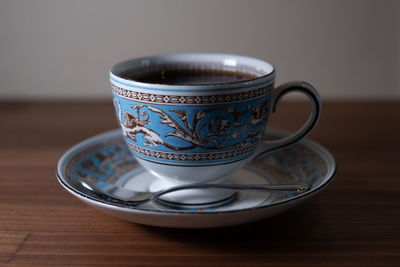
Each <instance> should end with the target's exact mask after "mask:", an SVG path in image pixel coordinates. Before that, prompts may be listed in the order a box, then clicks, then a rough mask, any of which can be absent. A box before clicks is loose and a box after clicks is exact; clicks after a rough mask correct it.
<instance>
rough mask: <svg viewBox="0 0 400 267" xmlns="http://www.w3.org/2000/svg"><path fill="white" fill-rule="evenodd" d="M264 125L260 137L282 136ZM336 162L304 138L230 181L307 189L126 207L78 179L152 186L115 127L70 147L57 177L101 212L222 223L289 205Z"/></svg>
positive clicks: (158, 222) (189, 223)
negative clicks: (194, 202)
mask: <svg viewBox="0 0 400 267" xmlns="http://www.w3.org/2000/svg"><path fill="white" fill-rule="evenodd" d="M287 135H288V133H284V132H281V131H278V130H274V129H268V130H267V133H266V135H265V137H264V138H265V139H268V140H271V139H279V138H282V137H285V136H287ZM335 170H336V164H335V160H334V158H333V156H332V155H331V154H330V153H329V152H328V151H327V150H326V149H325V148H323V147H322V146H321V145H319V144H317V143H315V142H313V141H311V140H308V139H303V140H302V141H300V142H299V143H297V144H295V145H293V146H291V147H288V148H285V149H282V150H279V151H277V152H273V153H270V154H267V155H265V156H263V157H260V158H258V159H256V160H254V161H252V162H251V163H249V164H247V165H246V166H245V167H243V168H242V169H240V170H238V171H237V172H235V173H234V174H233V175H232V176H231V177H229V181H228V182H229V183H232V184H248V185H250V184H307V185H308V186H309V187H310V190H309V191H307V192H273V193H265V192H250V191H240V192H237V193H235V194H234V195H235V196H234V197H232V198H229V201H224V202H223V203H222V204H221V203H218V204H217V205H206V206H193V207H191V206H182V207H181V206H179V205H168V202H163V201H155V202H149V203H146V204H142V205H139V206H135V207H132V206H127V205H124V203H123V202H120V201H118V200H110V199H109V198H107V197H105V196H103V195H102V194H101V193H96V192H92V191H90V190H88V189H87V188H85V187H83V186H82V184H81V182H80V181H85V179H90V180H91V182H92V183H93V182H94V183H95V182H96V180H97V181H101V182H106V183H109V184H115V185H119V186H122V187H125V188H128V189H132V190H135V191H152V190H151V188H152V185H153V184H154V183H155V181H157V180H156V178H155V177H154V176H152V175H151V174H150V173H148V172H147V171H145V170H144V169H143V168H142V167H141V166H140V165H139V163H138V162H137V161H136V160H135V158H134V157H133V156H132V155H131V152H130V151H129V149H128V147H127V146H126V144H125V141H124V140H123V137H122V133H121V131H120V130H114V131H110V132H106V133H103V134H100V135H97V136H94V137H92V138H89V139H87V140H85V141H83V142H81V143H79V144H77V145H75V146H74V147H72V148H71V149H69V150H68V151H67V152H66V153H65V154H64V155H63V156H62V157H61V159H60V160H59V162H58V165H57V170H56V174H57V178H58V181H59V182H60V184H61V185H62V186H63V187H64V188H65V189H66V190H67V191H68V192H70V193H71V194H72V195H74V196H76V197H77V198H78V199H80V200H82V201H83V202H85V203H87V204H89V205H90V206H93V207H94V208H97V209H99V210H101V211H103V212H104V213H107V214H109V215H112V216H115V217H118V218H120V219H123V220H127V221H131V222H135V223H139V224H146V225H154V226H162V227H177V228H208V227H222V226H230V225H236V224H242V223H247V222H251V221H256V220H260V219H263V218H267V217H269V216H272V215H275V214H277V213H280V212H283V211H286V210H288V209H289V208H292V207H294V206H296V205H298V204H300V203H301V202H303V201H304V200H306V199H308V198H309V197H311V196H313V195H315V194H316V193H318V192H320V191H321V189H323V188H325V187H326V185H328V184H329V182H330V181H331V180H332V179H333V176H334V174H335Z"/></svg>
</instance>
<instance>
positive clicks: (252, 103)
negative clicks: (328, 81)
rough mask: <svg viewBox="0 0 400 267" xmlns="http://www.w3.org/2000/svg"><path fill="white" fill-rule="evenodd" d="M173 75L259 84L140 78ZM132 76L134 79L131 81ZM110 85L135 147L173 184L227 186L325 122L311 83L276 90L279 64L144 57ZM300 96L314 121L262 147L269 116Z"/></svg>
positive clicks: (114, 75)
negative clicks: (213, 75) (220, 76)
mask: <svg viewBox="0 0 400 267" xmlns="http://www.w3.org/2000/svg"><path fill="white" fill-rule="evenodd" d="M171 69H172V70H193V69H194V70H207V71H217V72H224V73H225V72H226V73H230V72H238V73H245V74H248V75H249V76H252V77H253V78H250V79H244V80H239V81H231V82H229V81H225V82H214V83H206V84H163V83H152V82H143V81H138V80H135V74H138V75H139V76H140V75H141V74H143V73H144V74H146V73H151V72H162V71H165V70H171ZM127 73H130V74H132V75H133V76H131V77H130V79H127V78H126V77H125V76H126V74H127ZM139 76H138V77H139ZM110 80H111V86H112V92H113V97H114V104H115V108H116V114H117V117H118V120H119V122H120V125H121V128H122V131H123V134H124V138H125V140H126V143H127V145H128V147H129V148H130V150H131V152H132V153H133V155H134V156H135V157H136V159H137V160H138V162H139V163H140V164H141V165H142V166H143V167H144V168H145V169H146V170H147V171H148V172H150V173H151V174H153V175H155V176H156V177H158V178H160V179H162V180H164V181H168V183H169V184H170V185H176V184H182V183H200V182H201V183H203V182H221V181H222V180H223V179H225V178H226V177H227V176H229V175H230V174H231V173H232V172H234V171H235V170H237V169H238V168H240V167H242V166H243V165H244V164H246V163H247V162H249V161H251V160H253V159H254V158H255V157H257V156H260V155H262V154H264V153H268V152H271V151H274V150H277V149H281V148H284V147H286V146H289V145H291V144H294V143H296V142H298V141H299V140H300V139H302V138H304V137H305V136H306V135H307V134H308V133H309V132H310V131H311V129H312V128H313V127H314V126H315V125H316V123H317V122H318V119H319V115H320V109H321V101H320V98H319V95H318V93H317V91H316V90H315V89H314V88H313V87H312V86H311V85H310V84H308V83H306V82H302V81H296V82H290V83H286V84H283V85H281V86H279V87H276V88H274V80H275V70H274V67H273V66H272V65H271V64H269V63H268V62H265V61H262V60H259V59H254V58H249V57H244V56H237V55H229V54H170V55H161V56H153V57H144V58H138V59H133V60H128V61H125V62H121V63H119V64H117V65H115V66H114V67H113V68H112V69H111V71H110ZM293 91H298V92H301V93H304V94H305V95H306V96H307V97H308V98H309V99H310V100H311V103H312V113H311V115H310V117H309V119H308V120H307V122H306V123H305V124H304V126H303V127H302V128H301V129H300V130H298V131H297V132H295V133H293V134H292V135H291V136H289V137H287V138H285V139H283V140H277V141H268V142H267V141H262V136H263V132H264V129H265V127H266V125H267V119H268V116H269V114H270V113H271V112H274V111H275V110H276V107H277V105H278V103H279V101H280V99H281V98H282V96H283V95H285V94H287V93H289V92H293Z"/></svg>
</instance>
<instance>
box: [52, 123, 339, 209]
mask: <svg viewBox="0 0 400 267" xmlns="http://www.w3.org/2000/svg"><path fill="white" fill-rule="evenodd" d="M121 132H122V131H121V130H120V129H114V130H110V131H106V132H104V133H101V134H98V135H94V136H92V137H89V138H87V139H84V140H83V141H81V142H79V143H77V144H75V145H74V146H72V147H71V148H69V149H68V150H67V151H66V152H65V153H64V154H63V155H62V156H61V157H60V159H59V161H58V163H57V167H56V170H55V172H56V173H55V174H56V177H57V180H58V182H59V183H60V184H61V185H62V187H64V188H65V189H66V190H67V191H68V192H70V193H71V194H73V195H74V196H76V197H78V198H82V199H81V200H82V201H83V200H85V201H89V202H90V203H92V204H93V205H101V206H103V207H105V208H111V209H114V210H120V211H125V212H133V213H138V214H143V213H146V214H155V215H163V214H164V215H174V214H176V215H217V214H227V213H228V214H231V213H237V212H247V211H254V210H262V209H268V208H271V207H276V206H284V205H285V204H288V203H294V202H300V201H302V200H305V199H306V198H308V197H310V196H312V195H314V194H316V193H318V192H320V191H321V190H323V189H324V188H326V186H328V185H329V184H330V183H331V182H332V181H333V178H334V177H335V175H336V172H337V163H336V161H335V159H334V157H333V155H332V154H331V153H330V152H329V151H328V150H327V149H326V148H325V147H323V146H322V145H320V144H318V143H317V142H315V141H312V140H310V139H308V138H304V139H303V140H301V141H300V142H298V143H296V144H303V145H305V146H307V147H309V148H311V149H312V150H313V151H314V152H315V153H318V154H320V155H321V154H322V155H323V158H324V161H326V163H327V166H328V171H327V174H326V178H325V179H324V180H325V182H323V183H321V184H319V185H318V186H317V187H315V188H312V189H311V190H309V191H307V192H305V193H303V194H300V195H297V196H294V197H290V198H287V199H284V200H281V201H277V202H275V203H272V204H268V203H267V204H265V205H257V206H254V207H251V208H242V209H234V210H225V211H193V210H192V211H188V210H161V209H160V210H154V209H147V208H141V207H140V206H126V205H121V204H116V203H110V202H108V201H106V200H100V199H97V198H94V197H91V196H88V195H86V194H84V193H82V192H80V191H79V190H77V189H75V188H73V187H72V186H70V185H68V183H67V182H66V181H65V179H64V178H62V177H63V176H62V167H63V166H64V165H65V164H66V163H67V162H68V160H70V158H71V157H72V156H74V155H75V154H76V153H75V152H76V151H79V150H82V149H84V148H86V147H89V146H91V145H93V144H94V143H97V142H99V141H100V140H103V139H105V138H108V139H113V138H115V137H116V136H117V135H118V134H121ZM267 133H272V134H274V135H278V136H281V135H287V134H289V132H286V131H282V130H278V129H275V128H269V129H267V130H266V134H267Z"/></svg>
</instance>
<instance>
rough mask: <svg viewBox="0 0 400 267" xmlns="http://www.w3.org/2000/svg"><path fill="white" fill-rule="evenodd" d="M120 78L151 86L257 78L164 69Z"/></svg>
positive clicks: (227, 73) (245, 75)
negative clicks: (150, 84) (151, 84)
mask: <svg viewBox="0 0 400 267" xmlns="http://www.w3.org/2000/svg"><path fill="white" fill-rule="evenodd" d="M121 78H124V79H129V80H134V81H137V82H143V83H153V84H170V85H196V84H197V85H198V84H218V83H231V82H238V81H245V80H250V79H254V78H257V76H256V75H252V74H248V73H241V72H234V71H224V70H206V69H166V70H160V71H154V72H147V73H142V74H138V73H134V72H126V73H124V74H122V75H121Z"/></svg>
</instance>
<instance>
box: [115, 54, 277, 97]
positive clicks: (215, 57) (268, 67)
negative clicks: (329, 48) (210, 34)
mask: <svg viewBox="0 0 400 267" xmlns="http://www.w3.org/2000/svg"><path fill="white" fill-rule="evenodd" d="M189 59H191V60H192V62H193V61H196V59H197V61H198V62H201V61H199V59H202V60H205V59H210V61H211V62H219V63H221V62H222V64H223V65H226V66H236V64H238V63H242V64H243V62H247V63H248V64H247V66H249V67H256V68H258V71H263V72H265V73H264V74H261V75H260V76H259V77H256V78H253V79H246V80H241V81H232V82H224V83H210V84H195V85H191V84H189V85H185V84H157V83H144V82H138V81H135V80H130V79H125V78H121V77H120V75H121V72H122V71H124V70H126V69H128V68H131V65H132V64H142V65H143V66H146V65H147V66H148V65H150V64H156V62H165V63H166V62H190V60H189ZM204 62H207V61H204ZM275 72H276V71H275V67H274V66H273V65H272V64H271V63H269V62H267V61H264V60H261V59H257V58H253V57H247V56H241V55H235V54H223V53H222V54H221V53H174V54H161V55H155V56H146V57H140V58H133V59H129V60H125V61H122V62H119V63H117V64H115V65H114V66H113V67H112V68H111V69H110V72H109V74H110V80H111V82H118V83H120V84H123V85H125V86H129V87H138V88H143V89H165V90H168V89H177V90H180V89H187V88H191V89H200V90H201V89H206V88H207V89H209V88H212V89H215V90H218V89H224V90H225V89H236V88H239V87H249V86H256V85H261V84H265V83H268V82H270V81H272V80H274V78H275Z"/></svg>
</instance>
